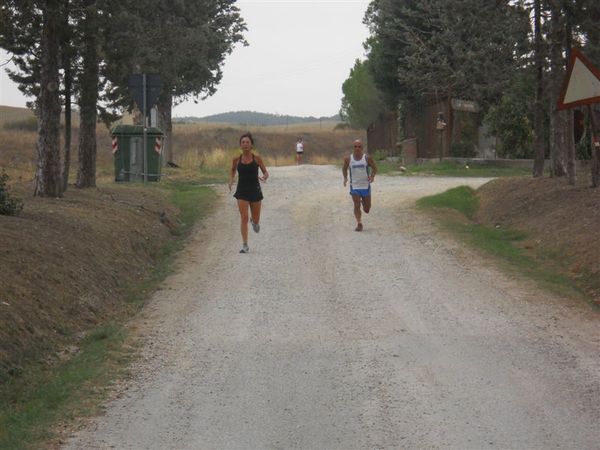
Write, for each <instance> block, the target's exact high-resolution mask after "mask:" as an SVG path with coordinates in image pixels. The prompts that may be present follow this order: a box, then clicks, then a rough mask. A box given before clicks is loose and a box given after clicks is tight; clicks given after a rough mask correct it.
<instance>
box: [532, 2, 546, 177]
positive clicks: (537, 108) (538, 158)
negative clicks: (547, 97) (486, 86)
mask: <svg viewBox="0 0 600 450" xmlns="http://www.w3.org/2000/svg"><path fill="white" fill-rule="evenodd" d="M540 2H541V0H535V3H534V11H535V12H534V15H535V19H534V31H535V41H534V45H535V51H534V52H535V56H534V58H535V71H536V91H535V105H534V109H533V126H534V130H535V139H534V143H533V145H534V154H535V159H534V161H533V176H534V177H541V176H542V175H544V160H545V157H546V149H545V147H546V144H545V139H544V100H543V99H544V55H543V54H542V29H541V28H542V27H541V5H540Z"/></svg>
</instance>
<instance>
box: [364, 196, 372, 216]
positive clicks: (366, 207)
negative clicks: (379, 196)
mask: <svg viewBox="0 0 600 450" xmlns="http://www.w3.org/2000/svg"><path fill="white" fill-rule="evenodd" d="M362 205H363V211H364V212H366V213H367V214H369V211H371V196H370V195H368V196H367V197H363V198H362Z"/></svg>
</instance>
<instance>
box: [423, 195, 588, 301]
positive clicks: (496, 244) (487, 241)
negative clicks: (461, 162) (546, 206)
mask: <svg viewBox="0 0 600 450" xmlns="http://www.w3.org/2000/svg"><path fill="white" fill-rule="evenodd" d="M478 203H479V201H478V199H477V193H476V192H475V191H474V190H473V189H471V188H470V187H467V186H460V187H457V188H453V189H450V190H448V191H446V192H443V193H441V194H437V195H433V196H429V197H423V198H421V199H419V200H418V201H417V207H418V208H420V209H423V210H428V211H430V212H431V213H432V214H433V215H434V216H435V217H436V218H437V219H438V221H439V223H440V224H441V226H442V227H443V228H445V229H446V230H448V231H450V232H451V233H452V234H453V235H455V236H457V237H459V238H460V239H461V240H463V241H464V242H467V243H468V244H470V245H472V246H473V247H475V248H477V249H479V250H482V251H484V252H485V253H487V254H488V255H491V256H493V257H494V258H496V259H497V260H498V261H500V262H501V265H502V267H503V268H504V269H506V270H509V271H511V272H513V273H519V274H520V275H524V276H526V277H528V278H530V279H533V280H535V281H537V282H538V283H539V284H540V286H542V287H544V288H548V289H550V290H552V291H554V292H558V293H561V294H566V295H581V294H582V291H580V290H579V289H578V288H577V287H576V286H575V285H574V283H573V282H572V280H571V279H570V278H569V277H568V276H567V275H565V274H564V273H562V272H561V270H560V268H557V267H556V266H555V264H554V263H553V261H552V260H551V259H549V258H547V257H546V256H544V255H539V254H535V253H533V252H532V251H530V250H529V249H527V248H525V246H524V245H523V244H524V242H526V240H527V239H528V238H529V236H528V235H527V233H525V232H522V231H518V230H512V229H508V228H493V227H489V226H486V225H483V224H478V223H475V222H474V221H473V220H472V219H473V217H474V214H475V213H476V211H477V208H478ZM449 211H450V212H452V211H456V212H458V213H459V214H456V213H454V214H452V213H448V212H449Z"/></svg>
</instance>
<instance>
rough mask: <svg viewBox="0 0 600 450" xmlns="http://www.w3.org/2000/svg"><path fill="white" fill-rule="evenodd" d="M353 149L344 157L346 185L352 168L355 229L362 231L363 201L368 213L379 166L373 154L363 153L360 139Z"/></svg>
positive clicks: (343, 170) (351, 187)
mask: <svg viewBox="0 0 600 450" xmlns="http://www.w3.org/2000/svg"><path fill="white" fill-rule="evenodd" d="M353 148H354V149H353V151H352V153H351V154H350V155H348V156H346V157H345V158H344V167H343V168H342V173H343V174H344V186H346V183H348V169H349V170H350V195H351V196H352V201H353V202H354V217H356V228H355V229H354V231H362V230H363V225H362V221H361V216H362V214H361V210H360V207H361V203H362V209H363V211H364V212H365V213H366V214H368V213H369V211H370V210H371V183H372V182H373V181H374V180H375V174H376V173H377V166H376V165H375V161H374V160H373V158H371V156H369V155H367V154H366V153H363V145H362V141H361V140H360V139H356V140H355V141H354V143H353Z"/></svg>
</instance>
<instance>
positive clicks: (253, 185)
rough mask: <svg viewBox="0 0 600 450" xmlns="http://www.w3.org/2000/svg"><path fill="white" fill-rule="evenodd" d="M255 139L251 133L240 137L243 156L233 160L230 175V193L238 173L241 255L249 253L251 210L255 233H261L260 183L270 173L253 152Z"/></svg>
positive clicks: (237, 192)
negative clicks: (260, 172) (259, 171)
mask: <svg viewBox="0 0 600 450" xmlns="http://www.w3.org/2000/svg"><path fill="white" fill-rule="evenodd" d="M253 146H254V139H253V138H252V135H251V134H250V133H244V134H242V136H241V137H240V148H241V149H242V154H241V155H240V156H237V157H235V158H233V161H232V162H231V171H230V174H229V191H231V186H233V181H234V179H235V173H236V171H237V173H238V183H237V189H236V190H235V194H233V196H234V197H235V198H237V202H238V208H239V210H240V218H241V224H240V229H241V232H242V241H243V244H242V249H241V250H240V253H248V252H249V251H250V248H249V247H248V209H250V223H251V224H252V229H253V230H254V232H255V233H258V232H259V231H260V207H261V202H262V199H263V195H262V190H261V188H260V181H267V178H269V173H268V172H267V168H266V167H265V164H264V162H263V160H262V158H261V157H260V156H258V155H255V154H254V153H253V152H252V149H253ZM259 168H260V170H261V171H262V174H263V176H262V177H259V176H258V169H259Z"/></svg>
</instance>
